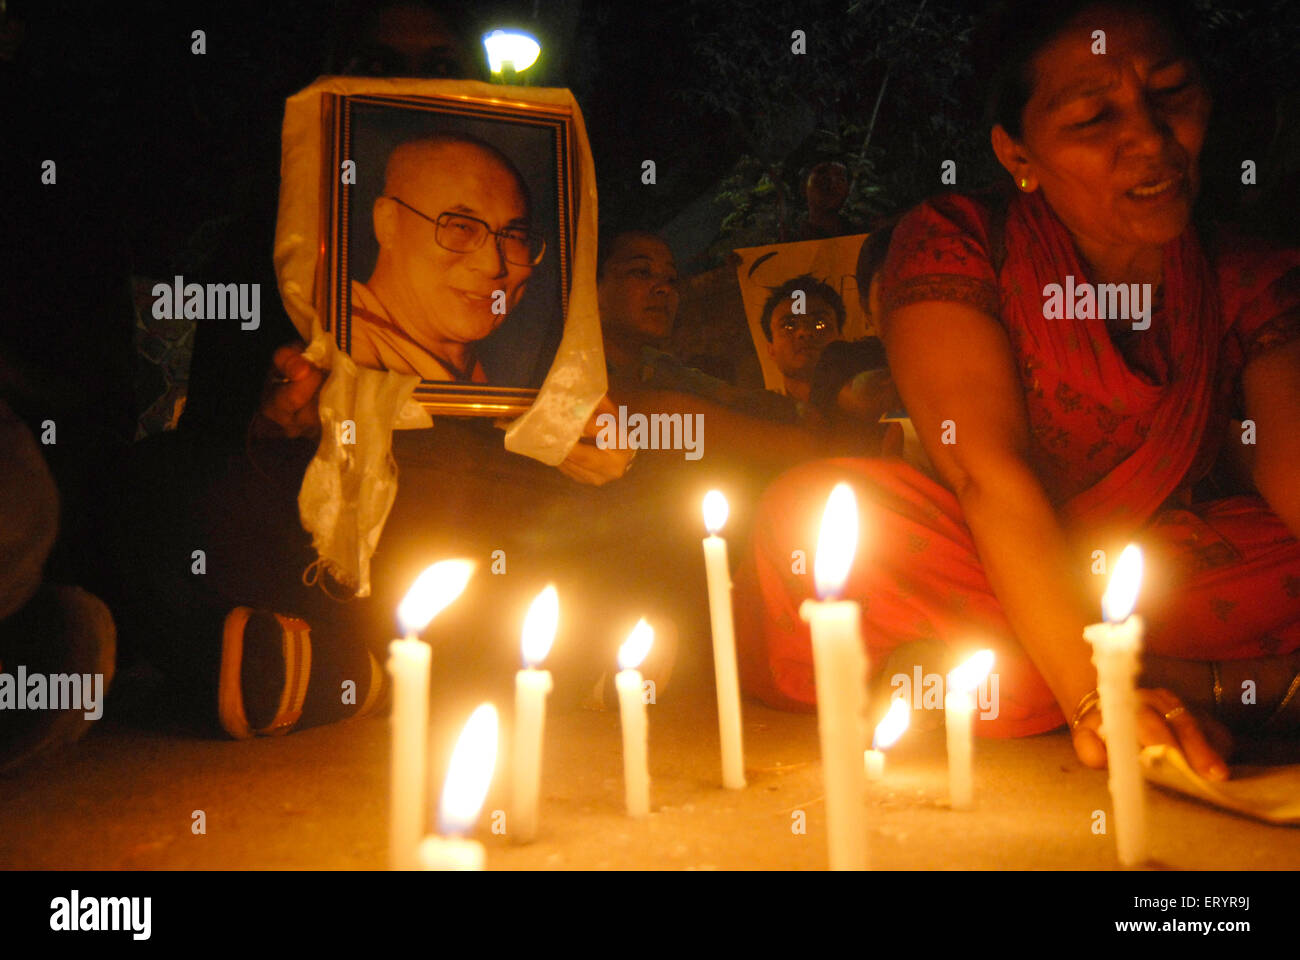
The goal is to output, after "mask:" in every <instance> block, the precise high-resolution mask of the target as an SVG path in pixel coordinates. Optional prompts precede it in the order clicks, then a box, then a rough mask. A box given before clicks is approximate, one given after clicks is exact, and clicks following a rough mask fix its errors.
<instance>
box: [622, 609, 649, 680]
mask: <svg viewBox="0 0 1300 960" xmlns="http://www.w3.org/2000/svg"><path fill="white" fill-rule="evenodd" d="M654 642H655V631H654V627H652V626H650V624H648V623H646V622H645V617H642V618H641V619H640V620H638V621H637V622H636V626H635V627H633V628H632V632H631V633H629V634H628V635H627V639H626V640H624V641H623V646H621V647H619V648H618V668H619V669H620V670H635V669H636V668H637V667H639V666H641V661H642V660H644V659H645V658H646V656H647V655H648V654H649V653H650V647H651V645H652V644H653V643H654Z"/></svg>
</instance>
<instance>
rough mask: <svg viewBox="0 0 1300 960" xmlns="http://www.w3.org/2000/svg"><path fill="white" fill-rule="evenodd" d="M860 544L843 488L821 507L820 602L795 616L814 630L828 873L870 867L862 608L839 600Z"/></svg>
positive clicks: (816, 574)
mask: <svg viewBox="0 0 1300 960" xmlns="http://www.w3.org/2000/svg"><path fill="white" fill-rule="evenodd" d="M857 540H858V505H857V501H856V500H854V498H853V490H852V489H851V488H850V487H849V485H848V484H845V483H841V484H837V485H836V487H835V489H834V490H832V491H831V495H830V499H828V500H827V501H826V512H825V513H824V514H823V515H822V526H821V533H820V535H819V536H818V539H817V556H816V559H815V560H814V562H813V579H814V581H815V582H816V586H817V595H818V596H819V597H821V600H820V601H817V600H805V601H804V602H803V604H802V606H800V608H799V615H800V616H801V617H803V619H804V620H806V621H807V622H808V625H809V627H810V628H811V631H812V648H813V675H814V679H815V682H816V685H817V730H818V733H819V734H820V736H821V750H822V780H823V782H824V784H825V788H826V843H827V854H828V860H829V863H830V867H831V869H832V870H863V869H866V866H867V823H866V803H865V796H864V794H865V791H866V781H865V776H864V772H863V765H862V748H863V746H864V744H865V741H866V735H865V711H866V700H867V655H866V651H865V650H864V649H863V646H862V638H861V636H860V634H859V619H860V614H859V609H858V605H857V604H856V603H854V602H853V601H851V600H836V599H835V598H836V597H838V596H839V594H840V591H841V590H842V589H843V588H844V581H845V580H847V579H848V574H849V567H850V566H852V564H853V551H854V549H855V547H856V546H857Z"/></svg>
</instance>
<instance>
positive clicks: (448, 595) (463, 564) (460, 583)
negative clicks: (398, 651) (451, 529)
mask: <svg viewBox="0 0 1300 960" xmlns="http://www.w3.org/2000/svg"><path fill="white" fill-rule="evenodd" d="M473 572H474V561H473V560H442V561H440V562H438V563H435V564H434V565H433V566H431V567H428V568H426V569H425V571H424V572H423V573H422V574H420V575H419V576H418V577H416V578H415V583H413V584H411V589H410V590H408V591H406V597H405V598H404V599H403V600H402V602H401V604H399V605H398V607H397V619H398V622H399V623H401V625H402V630H403V631H404V632H405V633H406V635H407V636H410V635H411V634H413V633H419V632H420V631H421V630H423V629H424V628H425V627H427V626H428V625H429V621H430V620H432V619H433V618H434V617H436V616H437V615H438V614H439V613H440V612H441V611H442V610H444V609H445V608H446V607H448V606H450V605H451V603H452V601H454V600H455V599H456V598H457V597H459V596H460V595H461V593H462V591H464V589H465V585H466V584H467V583H469V578H470V575H471V574H472V573H473Z"/></svg>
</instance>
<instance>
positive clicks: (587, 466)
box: [559, 396, 636, 487]
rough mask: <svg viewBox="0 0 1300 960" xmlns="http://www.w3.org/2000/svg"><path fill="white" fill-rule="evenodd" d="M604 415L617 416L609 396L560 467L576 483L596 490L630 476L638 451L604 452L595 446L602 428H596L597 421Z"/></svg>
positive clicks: (601, 402)
mask: <svg viewBox="0 0 1300 960" xmlns="http://www.w3.org/2000/svg"><path fill="white" fill-rule="evenodd" d="M602 413H608V414H611V415H613V416H617V415H618V412H617V411H616V410H615V409H614V405H613V404H612V403H610V401H609V397H607V396H605V397H601V398H600V403H598V404H596V409H595V410H594V411H592V414H591V419H589V420H588V421H587V425H586V427H584V428H583V431H582V436H581V437H580V438H579V439H578V442H577V443H575V444H574V445H573V449H572V450H570V451H569V455H568V456H567V457H565V458H564V462H563V463H561V464H560V466H559V470H560V473H562V474H564V475H565V476H566V477H568V478H569V479H571V480H577V481H578V482H579V483H589V484H591V485H592V486H595V487H599V486H601V485H603V484H606V483H609V481H611V480H617V479H618V478H619V477H621V476H623V474H625V473H627V471H628V468H629V467H630V466H632V458H633V457H634V456H636V451H635V450H622V449H619V448H617V447H610V448H608V449H604V450H602V449H601V448H600V447H598V446H596V434H597V433H599V432H600V428H599V427H598V426H597V425H596V418H597V417H598V416H600V415H601V414H602Z"/></svg>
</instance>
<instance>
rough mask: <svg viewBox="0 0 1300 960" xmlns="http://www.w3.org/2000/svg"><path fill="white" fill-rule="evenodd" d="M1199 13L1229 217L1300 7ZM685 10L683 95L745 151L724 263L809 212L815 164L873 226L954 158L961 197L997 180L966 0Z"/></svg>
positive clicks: (1221, 202) (724, 236)
mask: <svg viewBox="0 0 1300 960" xmlns="http://www.w3.org/2000/svg"><path fill="white" fill-rule="evenodd" d="M1192 7H1193V9H1194V12H1195V19H1196V21H1197V22H1198V32H1199V33H1200V35H1201V40H1202V44H1201V46H1202V48H1203V50H1204V52H1205V54H1206V55H1207V58H1208V61H1209V65H1210V67H1211V70H1212V73H1213V75H1214V76H1215V77H1217V79H1218V81H1219V92H1220V95H1221V96H1220V100H1219V104H1218V106H1219V111H1218V116H1217V118H1216V123H1217V124H1219V125H1220V128H1219V131H1218V133H1217V135H1215V132H1214V131H1212V137H1211V142H1210V146H1211V147H1212V148H1214V149H1211V150H1210V151H1208V152H1207V156H1206V158H1205V160H1206V161H1207V162H1208V163H1211V164H1214V163H1216V162H1218V161H1219V159H1220V158H1218V157H1217V156H1216V155H1215V152H1214V150H1215V149H1222V150H1227V151H1228V152H1230V153H1231V154H1232V156H1231V157H1224V158H1222V164H1221V165H1222V167H1223V170H1224V172H1223V174H1222V176H1220V177H1219V178H1218V182H1217V187H1218V192H1217V193H1214V192H1213V191H1211V197H1210V198H1209V199H1211V200H1212V202H1213V203H1214V204H1215V205H1216V207H1217V208H1219V209H1220V210H1221V212H1222V213H1228V212H1229V211H1230V210H1232V209H1234V208H1235V206H1234V205H1235V204H1237V203H1239V202H1240V201H1241V199H1242V195H1241V193H1240V190H1239V189H1237V188H1239V186H1240V184H1239V177H1236V178H1234V177H1231V176H1229V173H1230V172H1231V170H1233V169H1235V170H1237V171H1238V172H1239V165H1240V156H1239V155H1240V154H1241V151H1242V148H1243V143H1242V137H1243V136H1246V135H1247V134H1248V133H1253V136H1254V137H1255V139H1256V140H1263V141H1265V142H1262V143H1253V144H1251V149H1256V148H1257V152H1258V153H1260V154H1263V153H1264V152H1265V151H1266V150H1267V148H1268V146H1269V143H1268V142H1267V141H1268V140H1269V139H1270V138H1271V134H1272V130H1273V129H1274V126H1275V120H1274V118H1273V116H1272V111H1273V109H1274V107H1273V104H1274V101H1273V99H1272V95H1273V94H1282V95H1285V94H1287V93H1288V92H1291V93H1293V94H1294V92H1295V91H1296V90H1297V89H1300V70H1297V69H1296V68H1297V53H1298V51H1300V4H1297V3H1295V2H1294V0H1263V2H1256V0H1192ZM686 8H687V10H688V11H689V12H688V16H689V17H690V20H691V28H692V30H693V32H694V36H695V40H694V44H693V53H694V57H693V58H692V59H693V60H694V63H695V67H694V70H693V71H692V72H691V73H689V74H688V75H687V76H686V77H684V78H683V80H682V84H683V89H682V91H681V93H680V96H681V97H682V99H683V101H684V102H685V103H687V104H691V105H694V106H695V107H697V108H702V109H707V110H709V111H712V112H713V113H715V114H720V115H725V116H726V117H728V118H729V120H730V123H731V126H732V128H733V130H732V133H733V134H734V135H735V137H736V139H737V140H738V141H739V142H741V143H743V144H744V152H743V155H741V156H740V157H739V158H738V159H737V160H736V161H735V163H734V165H733V166H732V167H731V169H730V172H729V173H728V175H727V176H726V177H725V179H724V180H723V181H722V183H721V185H720V188H719V189H718V191H717V194H716V197H715V200H716V202H717V203H718V204H720V205H721V207H722V209H723V211H724V219H723V222H722V228H721V230H720V233H719V236H718V238H717V240H716V241H715V243H714V244H713V246H712V247H711V249H710V260H711V261H712V262H713V263H719V262H721V260H722V258H723V257H724V256H725V253H726V251H727V250H730V249H732V248H734V247H739V246H746V245H753V244H760V243H770V242H774V241H776V240H777V239H778V237H779V235H780V226H781V222H782V220H784V221H785V223H786V224H787V225H788V226H789V228H790V229H791V230H793V229H794V228H795V226H796V225H797V224H798V222H799V220H800V218H801V217H802V216H803V215H804V213H805V211H806V207H805V204H804V201H803V197H802V195H801V182H802V179H803V176H804V175H806V173H807V170H808V169H809V168H810V167H811V166H812V165H813V164H815V163H816V162H818V161H819V160H839V161H840V162H842V163H844V164H845V165H846V166H847V167H848V169H849V175H850V179H851V183H852V188H851V192H850V195H849V199H848V202H847V203H846V205H845V207H844V209H843V214H844V215H845V216H846V218H848V219H849V220H851V221H855V222H857V223H859V224H861V226H862V227H863V229H868V228H870V227H871V226H872V225H873V223H874V222H876V221H878V219H879V218H880V217H881V216H887V215H891V214H894V213H897V212H900V211H902V210H905V209H907V208H908V207H910V206H912V205H913V204H915V203H917V202H919V201H920V200H921V199H923V198H924V197H926V196H928V195H930V194H932V193H935V192H938V191H940V190H943V189H948V188H947V187H945V186H944V185H943V184H941V183H940V180H939V174H940V168H941V165H942V163H943V162H944V161H945V160H953V161H955V162H956V164H957V183H956V189H962V190H966V189H973V188H977V187H979V186H982V185H984V184H986V183H988V182H990V180H991V179H992V178H993V177H995V176H997V175H998V173H999V168H998V167H997V165H996V161H995V159H994V157H993V153H992V150H991V149H990V147H989V143H988V131H987V130H986V129H984V127H983V125H982V124H981V123H980V116H981V112H982V111H981V104H980V103H979V102H978V98H977V95H976V92H975V91H974V89H973V80H974V78H973V77H972V74H971V69H970V66H969V63H968V55H967V44H968V41H969V36H970V31H971V28H972V27H973V26H974V23H975V20H976V16H975V15H974V14H973V13H972V12H971V11H970V10H969V9H968V5H967V4H966V3H963V2H962V0H837V2H833V0H738V2H734V3H729V4H727V5H726V7H725V9H722V10H719V9H718V5H717V4H715V3H713V2H711V0H689V2H687V4H686ZM796 29H800V30H803V31H804V32H805V34H806V36H807V53H805V54H803V55H796V54H793V53H792V52H791V39H790V35H791V32H792V31H793V30H796ZM882 85H883V91H884V92H883V96H880V94H881V89H882ZM878 97H879V99H880V103H879V109H878V112H876V113H875V122H874V126H873V125H872V115H873V111H876V100H877V98H878ZM1261 113H1262V114H1263V116H1262V117H1261V116H1258V115H1257V114H1261ZM1248 114H1250V115H1249V116H1248ZM1283 119H1284V121H1287V118H1285V117H1284V118H1283ZM1297 120H1300V118H1297V117H1290V118H1289V121H1287V122H1290V123H1292V124H1293V125H1294V123H1295V122H1296V121H1297ZM1256 121H1257V122H1256ZM1238 127H1242V128H1243V130H1242V131H1239V130H1238V129H1237V128H1238ZM868 132H869V137H868ZM1297 159H1300V158H1285V157H1284V158H1281V162H1283V163H1286V164H1288V165H1289V166H1290V165H1294V163H1295V162H1296V161H1297ZM1212 186H1214V185H1212ZM1248 199H1249V198H1247V200H1248Z"/></svg>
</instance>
